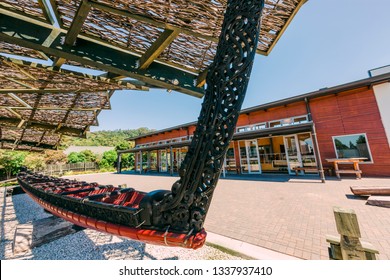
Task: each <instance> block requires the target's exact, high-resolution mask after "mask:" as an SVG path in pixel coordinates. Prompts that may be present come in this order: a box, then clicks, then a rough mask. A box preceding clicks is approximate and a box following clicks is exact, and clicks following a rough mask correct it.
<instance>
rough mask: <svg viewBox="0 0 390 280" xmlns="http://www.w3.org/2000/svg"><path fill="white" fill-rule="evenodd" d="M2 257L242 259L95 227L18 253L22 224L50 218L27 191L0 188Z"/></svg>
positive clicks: (3, 258) (30, 258) (0, 245)
mask: <svg viewBox="0 0 390 280" xmlns="http://www.w3.org/2000/svg"><path fill="white" fill-rule="evenodd" d="M0 201H1V207H0V217H1V227H0V234H1V244H0V259H2V260H12V259H26V260H239V259H241V258H240V257H237V256H233V255H230V254H228V253H225V252H222V251H220V250H218V249H216V248H213V247H210V246H208V245H205V246H203V247H202V248H200V249H198V250H191V249H182V248H175V247H165V246H155V245H149V244H144V243H141V242H138V241H134V240H129V239H125V238H121V237H117V236H113V235H110V234H105V233H101V232H97V231H94V230H89V229H86V230H82V231H79V232H77V233H74V234H70V235H68V236H65V237H62V238H60V239H58V240H55V241H53V242H50V243H48V244H44V245H42V246H40V247H36V248H33V249H32V250H31V251H29V252H26V253H24V254H18V255H14V254H13V252H12V242H13V238H14V233H15V229H16V227H17V225H18V224H25V223H28V222H32V221H34V220H39V219H42V218H46V217H49V216H50V214H48V213H46V212H44V211H43V208H41V207H40V206H39V205H38V204H36V203H35V202H34V201H33V200H32V199H30V198H29V197H28V196H27V195H26V194H20V195H14V196H9V197H6V196H5V188H0Z"/></svg>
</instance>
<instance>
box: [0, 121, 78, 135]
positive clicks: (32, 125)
mask: <svg viewBox="0 0 390 280" xmlns="http://www.w3.org/2000/svg"><path fill="white" fill-rule="evenodd" d="M21 121H24V120H22V119H20V118H5V117H0V128H1V127H4V128H10V129H12V128H18V125H19V123H20V122H21ZM24 128H25V129H36V130H47V131H53V132H54V131H55V130H56V129H57V125H54V124H47V123H37V122H34V121H32V122H29V123H26V124H25V125H24ZM57 133H58V134H64V135H69V136H82V134H83V130H82V129H77V128H72V127H67V126H62V127H61V128H60V129H59V130H58V131H57Z"/></svg>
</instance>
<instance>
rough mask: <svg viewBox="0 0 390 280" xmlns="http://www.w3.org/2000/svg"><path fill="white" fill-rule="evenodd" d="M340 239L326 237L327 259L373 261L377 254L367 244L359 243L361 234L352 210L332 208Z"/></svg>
mask: <svg viewBox="0 0 390 280" xmlns="http://www.w3.org/2000/svg"><path fill="white" fill-rule="evenodd" d="M333 213H334V217H335V220H336V227H337V232H338V233H339V234H340V237H336V236H331V235H328V236H327V238H326V241H327V242H329V243H330V248H329V257H330V258H331V259H334V260H375V259H376V254H379V252H378V251H377V250H376V249H375V248H374V247H373V246H372V245H371V244H370V243H368V242H363V241H360V238H361V234H360V228H359V223H358V220H357V216H356V213H355V211H354V210H352V209H344V208H340V207H334V208H333Z"/></svg>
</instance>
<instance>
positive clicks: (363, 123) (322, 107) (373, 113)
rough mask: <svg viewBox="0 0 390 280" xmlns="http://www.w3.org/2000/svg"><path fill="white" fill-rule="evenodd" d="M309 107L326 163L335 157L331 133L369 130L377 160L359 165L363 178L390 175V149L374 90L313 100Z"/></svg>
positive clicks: (369, 139) (372, 149) (374, 157)
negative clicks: (327, 159) (328, 159)
mask: <svg viewBox="0 0 390 280" xmlns="http://www.w3.org/2000/svg"><path fill="white" fill-rule="evenodd" d="M310 108H311V112H312V117H313V121H314V123H315V126H316V130H317V137H318V143H319V146H320V153H321V158H322V161H323V163H324V165H329V164H327V163H326V160H325V159H326V158H335V157H336V152H335V149H334V145H333V141H332V136H339V135H346V134H358V133H366V135H367V138H368V143H369V146H370V150H371V155H372V157H373V161H374V163H373V164H372V163H367V164H361V165H360V168H361V170H362V171H363V177H364V176H390V148H389V144H388V142H387V137H386V134H385V130H384V127H383V125H382V122H381V117H380V114H379V109H378V105H377V103H376V99H375V95H374V92H373V90H372V89H369V88H361V89H358V90H353V91H348V92H343V93H338V94H337V95H331V96H326V97H322V98H317V99H313V100H310ZM329 166H330V165H329Z"/></svg>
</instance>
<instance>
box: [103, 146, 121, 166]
mask: <svg viewBox="0 0 390 280" xmlns="http://www.w3.org/2000/svg"><path fill="white" fill-rule="evenodd" d="M117 158H118V154H117V153H116V151H115V150H111V151H107V152H104V153H103V157H102V159H101V160H100V162H99V167H100V168H109V167H115V165H116V161H117Z"/></svg>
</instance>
